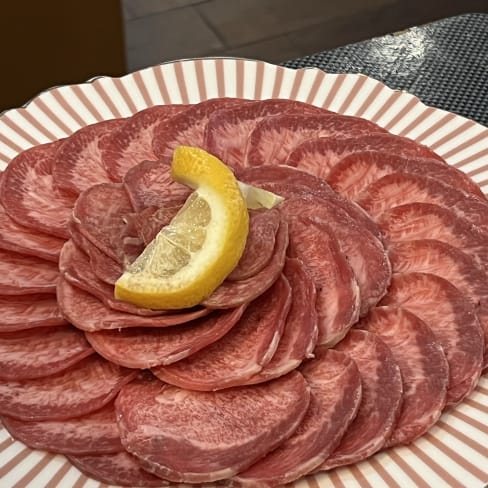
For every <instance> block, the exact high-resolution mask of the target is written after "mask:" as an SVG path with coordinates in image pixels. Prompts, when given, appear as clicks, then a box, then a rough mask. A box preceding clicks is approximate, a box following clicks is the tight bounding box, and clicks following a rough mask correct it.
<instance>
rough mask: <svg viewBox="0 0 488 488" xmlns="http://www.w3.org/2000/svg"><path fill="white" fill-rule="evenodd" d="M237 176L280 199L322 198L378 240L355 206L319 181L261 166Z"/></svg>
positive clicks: (287, 169) (376, 230) (371, 224)
mask: <svg viewBox="0 0 488 488" xmlns="http://www.w3.org/2000/svg"><path fill="white" fill-rule="evenodd" d="M237 177H238V179H239V180H241V181H244V182H245V183H249V184H251V185H254V186H258V187H260V188H264V189H265V190H269V191H272V192H274V193H276V194H278V195H281V196H282V197H284V198H290V197H293V196H310V195H314V196H316V197H318V198H322V199H324V200H326V201H327V202H329V204H335V205H336V206H339V207H341V208H342V210H344V212H346V213H347V214H348V215H349V216H350V217H351V218H353V219H354V220H356V222H357V223H358V224H359V225H361V226H362V227H364V228H365V230H367V231H369V232H371V234H373V235H374V236H376V237H378V238H381V232H380V229H379V227H378V226H377V225H376V223H375V222H374V221H373V220H372V219H371V217H369V215H368V214H367V213H366V212H365V211H364V210H363V209H362V208H361V207H360V206H359V205H357V204H356V203H354V202H351V201H350V200H348V199H347V198H344V197H343V196H341V195H339V194H338V193H336V192H335V191H334V190H333V189H332V188H331V187H330V186H329V185H328V184H327V183H326V182H325V181H324V180H322V179H321V178H317V177H316V176H313V175H311V174H309V173H306V172H305V171H301V170H299V169H296V168H292V167H290V166H283V165H276V166H270V165H264V166H258V167H254V168H246V169H244V170H242V171H240V172H238V173H237Z"/></svg>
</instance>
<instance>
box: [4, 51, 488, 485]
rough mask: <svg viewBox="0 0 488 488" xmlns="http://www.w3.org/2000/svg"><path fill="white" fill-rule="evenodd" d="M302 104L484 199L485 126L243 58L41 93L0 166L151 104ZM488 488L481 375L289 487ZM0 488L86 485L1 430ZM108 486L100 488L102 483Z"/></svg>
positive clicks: (14, 127) (24, 111)
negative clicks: (347, 121)
mask: <svg viewBox="0 0 488 488" xmlns="http://www.w3.org/2000/svg"><path fill="white" fill-rule="evenodd" d="M222 96H230V97H242V98H250V99H265V98H272V97H279V98H290V99H294V100H301V101H305V102H308V103H312V104H314V105H317V106H321V107H324V108H327V109H330V110H333V111H336V112H339V113H343V114H348V115H356V116H360V117H364V118H366V119H369V120H372V121H374V122H376V123H378V124H379V125H381V126H382V127H385V128H386V129H388V130H389V131H391V132H392V133H394V134H400V135H402V136H406V137H410V138H412V139H415V140H416V141H418V142H421V143H422V144H426V145H428V146H430V147H431V148H432V149H434V150H435V151H436V152H437V153H438V154H440V155H441V156H442V157H444V158H445V159H446V160H447V161H448V162H449V163H450V164H452V165H454V166H456V167H457V168H459V169H461V170H463V171H465V172H466V173H467V174H468V175H470V176H471V177H472V178H473V179H474V180H475V181H476V182H478V183H479V184H480V186H481V187H482V188H483V190H484V191H485V193H488V129H487V128H485V127H483V126H481V125H479V124H476V123H475V122H473V121H471V120H468V119H465V118H463V117H460V116H458V115H454V114H452V113H449V112H445V111H443V110H439V109H436V108H432V107H427V106H425V105H424V104H422V103H421V102H420V101H419V100H418V99H417V98H415V97H414V96H412V95H409V94H408V93H404V92H399V91H394V90H391V89H389V88H388V87H386V86H385V85H383V84H382V83H380V82H379V81H377V80H374V79H372V78H368V77H366V76H363V75H354V74H339V75H337V74H326V73H324V72H323V71H320V70H318V69H312V68H307V69H300V70H293V69H287V68H282V67H278V66H275V65H271V64H267V63H264V62H260V61H251V60H243V59H197V60H185V61H178V62H173V63H168V64H164V65H160V66H155V67H152V68H147V69H144V70H141V71H137V72H135V73H132V74H129V75H127V76H124V77H122V78H108V77H101V78H98V79H95V80H94V81H91V82H89V83H83V84H80V85H72V86H63V87H58V88H53V89H52V90H49V91H46V92H44V93H42V94H40V95H39V96H37V97H36V98H34V99H33V100H32V101H31V102H29V103H28V104H27V105H26V106H25V107H24V108H19V109H13V110H9V111H7V112H5V113H4V114H2V115H1V116H0V169H3V168H4V167H5V166H6V165H7V164H8V162H9V161H10V160H11V159H12V158H13V157H14V156H15V155H16V154H18V153H19V152H20V151H22V150H23V149H27V148H28V147H30V146H33V145H36V144H39V143H44V142H48V141H52V140H55V139H58V138H61V137H65V136H67V135H69V134H71V133H73V132H74V131H76V130H77V129H79V128H80V127H82V126H84V125H87V124H91V123H93V122H96V121H100V120H104V119H111V118H114V117H125V116H129V115H131V114H133V113H135V112H137V111H139V110H142V109H144V108H146V107H148V106H151V105H156V104H166V103H182V102H183V103H195V102H199V101H202V100H206V99H208V98H214V97H222ZM486 483H488V378H487V377H486V376H484V377H482V378H481V380H480V383H479V385H478V387H477V388H476V390H475V391H474V392H473V394H472V395H471V396H470V397H469V398H468V399H466V400H465V401H463V402H462V404H461V405H459V406H457V407H456V408H454V409H450V410H449V411H447V412H446V413H444V414H443V415H442V417H441V420H440V421H439V422H438V423H437V425H436V426H435V427H433V428H432V429H431V430H430V431H429V432H428V433H427V434H426V435H424V436H423V437H422V438H421V439H419V440H418V441H417V442H415V443H414V444H413V445H411V446H409V447H402V448H395V449H390V450H387V451H385V452H382V453H380V454H377V455H376V456H374V457H373V458H370V459H369V460H367V461H364V462H362V463H359V464H356V465H354V466H352V467H349V468H341V469H337V470H335V471H333V472H331V473H329V474H326V473H324V474H320V475H317V476H311V477H308V478H306V479H303V480H301V481H299V482H297V483H295V487H296V488H298V487H300V488H305V487H309V488H317V487H321V488H329V487H335V488H343V487H347V488H356V487H364V488H366V487H374V488H395V487H398V488H400V487H401V488H411V487H422V488H431V487H436V488H443V487H446V488H447V487H449V488H457V487H469V488H481V487H483V486H484V485H485V484H486ZM0 486H1V487H2V488H10V487H16V488H24V487H30V488H34V487H35V488H38V487H43V488H65V487H73V488H89V487H97V486H102V485H100V483H98V482H95V481H93V480H89V479H88V478H86V477H85V476H84V475H82V474H81V473H80V472H79V471H77V470H76V469H75V468H74V467H72V466H71V465H70V464H69V463H68V462H67V461H66V460H65V458H64V457H62V456H54V455H52V454H48V453H45V452H41V451H33V450H31V449H29V448H26V447H25V446H24V445H23V444H22V443H20V442H17V441H13V440H12V439H11V438H10V436H9V435H8V433H7V432H6V431H5V429H2V428H1V427H0ZM103 486H106V485H103Z"/></svg>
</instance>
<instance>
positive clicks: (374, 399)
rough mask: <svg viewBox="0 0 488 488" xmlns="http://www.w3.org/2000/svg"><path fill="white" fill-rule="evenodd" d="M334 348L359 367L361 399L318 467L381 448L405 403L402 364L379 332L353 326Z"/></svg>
mask: <svg viewBox="0 0 488 488" xmlns="http://www.w3.org/2000/svg"><path fill="white" fill-rule="evenodd" d="M335 349H336V351H340V352H342V353H344V354H346V355H347V356H349V357H350V358H351V359H352V360H353V361H354V362H355V363H356V366H357V367H358V369H359V374H360V376H361V385H362V389H361V392H362V395H361V403H360V405H359V409H358V413H357V415H356V417H355V418H354V420H353V421H352V423H351V424H350V425H349V427H348V429H347V430H346V433H345V434H344V437H342V439H341V442H340V444H339V445H338V446H337V447H336V448H335V449H334V452H333V453H332V454H331V455H330V456H329V457H328V458H327V459H326V460H325V462H324V463H323V464H321V465H320V466H319V468H318V469H317V471H326V470H329V469H332V468H335V467H337V466H344V465H347V464H353V463H357V462H359V461H362V460H363V459H366V458H368V457H370V456H372V455H373V454H374V453H375V452H377V451H379V450H380V449H381V448H382V447H383V445H384V444H385V442H386V440H387V439H388V438H389V437H390V435H391V433H392V431H393V428H394V427H395V424H396V421H397V418H398V415H399V414H400V409H401V406H402V399H403V383H402V377H401V373H400V368H399V366H398V364H397V362H396V361H395V358H394V356H393V354H392V352H391V350H390V348H389V347H388V346H387V345H386V344H385V343H384V342H383V341H382V340H381V339H380V337H379V336H378V335H377V334H373V333H371V332H366V331H365V330H358V329H356V330H351V331H350V332H349V334H347V336H346V337H345V338H344V339H343V340H342V341H341V342H339V344H337V346H336V347H335Z"/></svg>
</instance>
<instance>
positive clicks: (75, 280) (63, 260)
mask: <svg viewBox="0 0 488 488" xmlns="http://www.w3.org/2000/svg"><path fill="white" fill-rule="evenodd" d="M59 270H60V272H61V273H62V275H63V277H64V278H65V279H66V280H67V281H69V282H70V283H71V284H72V285H74V286H76V287H77V288H80V289H81V290H84V291H86V292H87V293H90V294H91V295H93V296H94V297H96V298H98V299H99V300H100V301H101V302H103V303H104V305H105V306H106V307H108V308H111V309H113V310H118V311H120V312H126V313H131V314H134V315H142V316H155V315H162V314H164V311H162V310H151V309H148V308H142V307H138V306H137V305H134V304H132V303H129V302H124V301H122V300H116V299H115V298H114V287H113V286H111V285H108V284H107V283H104V282H103V281H101V280H100V279H99V278H98V277H97V276H96V275H95V274H94V273H93V271H92V268H91V266H90V260H89V258H88V256H86V255H85V254H84V253H83V252H82V251H80V250H79V249H78V248H77V247H76V246H75V245H74V244H73V242H72V241H71V240H69V241H67V242H66V244H65V245H64V247H63V250H62V251H61V256H60V259H59Z"/></svg>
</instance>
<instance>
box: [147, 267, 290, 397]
mask: <svg viewBox="0 0 488 488" xmlns="http://www.w3.org/2000/svg"><path fill="white" fill-rule="evenodd" d="M290 305H291V288H290V285H289V284H288V281H287V279H286V278H285V277H284V276H281V277H280V278H279V279H278V281H276V283H275V284H274V285H273V287H272V288H270V289H269V290H268V291H267V292H266V293H264V294H263V295H261V296H260V297H259V298H257V299H256V300H254V301H253V302H251V303H250V304H249V306H248V307H247V309H246V311H245V312H244V313H243V315H242V317H241V319H240V320H239V322H238V323H237V324H236V325H235V326H234V327H232V329H231V330H230V331H229V332H228V333H227V334H226V335H225V336H224V337H222V339H220V340H218V341H216V342H214V343H212V344H210V345H208V346H207V347H206V348H205V349H202V350H201V351H199V352H197V353H195V354H193V355H191V356H190V357H188V358H186V359H184V360H181V361H178V362H177V363H174V364H170V365H168V366H160V367H156V368H153V370H152V371H153V373H154V374H155V375H156V376H157V377H158V378H160V379H161V380H162V381H164V382H166V383H169V384H171V385H176V386H179V387H181V388H188V389H190V390H199V391H215V390H221V389H223V388H229V387H231V386H237V385H243V384H245V383H246V382H247V380H248V379H249V378H251V377H252V376H253V375H255V374H256V373H258V372H259V371H261V369H262V368H263V367H264V366H265V365H266V364H267V363H269V361H270V360H271V358H272V357H273V354H274V353H275V351H276V349H277V347H278V343H279V340H280V338H281V335H282V333H283V328H284V325H285V321H286V317H287V315H288V311H289V310H290Z"/></svg>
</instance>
